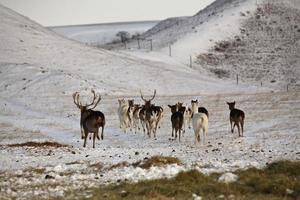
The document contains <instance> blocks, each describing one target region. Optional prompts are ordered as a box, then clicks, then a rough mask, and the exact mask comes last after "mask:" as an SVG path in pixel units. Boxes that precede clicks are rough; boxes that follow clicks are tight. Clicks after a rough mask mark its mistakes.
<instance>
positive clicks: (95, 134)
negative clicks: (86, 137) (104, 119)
mask: <svg viewBox="0 0 300 200" xmlns="http://www.w3.org/2000/svg"><path fill="white" fill-rule="evenodd" d="M96 137H98V131H96V132H95V133H94V135H93V148H95V140H96Z"/></svg>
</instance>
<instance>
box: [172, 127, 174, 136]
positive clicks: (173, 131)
mask: <svg viewBox="0 0 300 200" xmlns="http://www.w3.org/2000/svg"><path fill="white" fill-rule="evenodd" d="M172 137H174V126H172Z"/></svg>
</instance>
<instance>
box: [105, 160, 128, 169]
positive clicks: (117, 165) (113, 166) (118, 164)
mask: <svg viewBox="0 0 300 200" xmlns="http://www.w3.org/2000/svg"><path fill="white" fill-rule="evenodd" d="M129 165H130V164H129V163H128V162H126V161H124V162H120V163H117V164H114V165H112V166H110V167H109V168H108V170H113V169H116V168H120V167H128V166H129Z"/></svg>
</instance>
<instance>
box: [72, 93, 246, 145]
mask: <svg viewBox="0 0 300 200" xmlns="http://www.w3.org/2000/svg"><path fill="white" fill-rule="evenodd" d="M91 92H92V94H93V100H92V102H91V103H90V104H85V105H83V104H82V103H81V101H80V100H79V98H80V95H79V93H78V92H75V93H74V94H73V100H74V103H75V105H76V106H77V107H78V108H79V109H80V113H81V115H80V130H81V137H82V139H84V143H83V147H85V146H86V140H87V137H88V136H89V134H90V133H92V134H93V148H95V139H96V138H97V139H98V140H100V137H99V128H100V127H102V130H101V139H102V140H103V131H104V126H105V116H104V114H103V113H102V112H100V111H95V110H93V109H94V108H95V107H96V106H97V105H98V103H99V102H100V100H101V96H100V95H98V96H97V95H96V94H95V91H94V90H92V91H91ZM140 93H141V99H142V100H143V101H144V105H139V104H134V100H127V101H126V100H125V99H118V102H119V108H118V116H119V120H120V128H121V129H122V130H123V131H124V132H125V133H126V131H127V129H128V128H130V130H134V131H135V133H136V132H137V130H140V129H142V130H143V132H144V134H145V133H146V132H147V135H148V136H149V137H151V134H153V136H154V138H156V131H157V128H160V124H161V120H162V118H163V114H164V109H163V108H162V107H161V106H156V105H155V104H152V103H151V101H152V100H153V99H154V98H155V95H156V90H154V95H153V96H152V98H150V99H149V100H147V99H145V98H144V96H143V94H142V92H141V91H140ZM227 104H228V106H229V110H230V117H229V119H230V126H231V132H232V133H233V130H234V127H235V126H237V128H238V133H239V136H243V132H244V120H245V113H244V112H243V111H242V110H239V109H236V108H235V102H231V103H229V102H227ZM89 107H90V108H89ZM168 107H169V108H170V109H171V113H172V114H171V122H172V137H174V133H175V140H176V139H177V134H178V136H179V141H180V138H181V132H182V134H184V133H185V129H186V127H187V126H188V127H189V128H191V123H192V126H193V129H194V133H195V143H197V142H198V143H199V142H200V135H201V132H202V134H203V141H204V142H205V137H206V135H207V130H208V119H209V113H208V111H207V109H206V108H204V107H199V105H198V100H191V108H189V107H188V106H183V103H180V102H178V103H176V104H175V105H168ZM90 138H91V136H90Z"/></svg>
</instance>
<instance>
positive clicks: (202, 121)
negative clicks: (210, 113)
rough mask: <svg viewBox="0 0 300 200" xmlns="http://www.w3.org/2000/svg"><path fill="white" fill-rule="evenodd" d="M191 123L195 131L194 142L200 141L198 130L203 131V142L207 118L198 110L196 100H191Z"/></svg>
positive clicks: (206, 128)
mask: <svg viewBox="0 0 300 200" xmlns="http://www.w3.org/2000/svg"><path fill="white" fill-rule="evenodd" d="M192 112H193V114H192V124H193V129H194V133H195V144H196V143H197V141H198V143H200V134H201V133H200V132H201V131H202V133H203V142H204V143H205V137H206V134H207V130H208V118H207V115H206V114H204V113H199V112H198V101H197V100H196V101H194V102H192Z"/></svg>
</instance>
